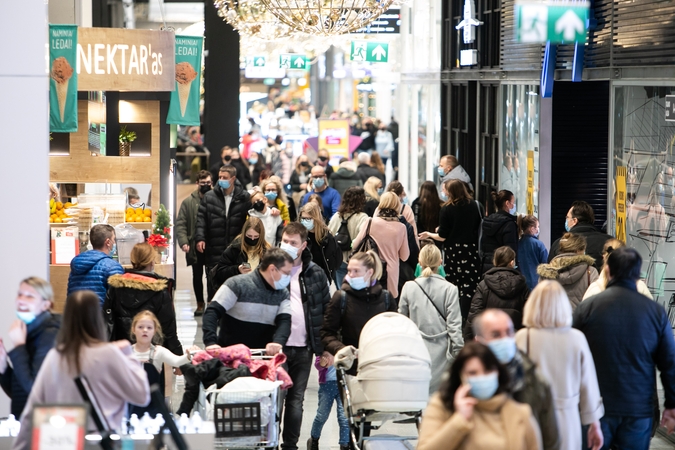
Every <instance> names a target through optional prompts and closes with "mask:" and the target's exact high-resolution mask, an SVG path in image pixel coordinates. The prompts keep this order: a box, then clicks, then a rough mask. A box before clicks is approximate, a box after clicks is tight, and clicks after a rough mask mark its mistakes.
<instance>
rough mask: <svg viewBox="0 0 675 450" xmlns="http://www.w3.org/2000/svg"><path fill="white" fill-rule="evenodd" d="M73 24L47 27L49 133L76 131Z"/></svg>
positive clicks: (75, 64) (74, 33) (74, 26)
mask: <svg viewBox="0 0 675 450" xmlns="http://www.w3.org/2000/svg"><path fill="white" fill-rule="evenodd" d="M76 67H77V25H49V131H50V132H55V133H74V132H76V131H77V71H76V70H75V69H76Z"/></svg>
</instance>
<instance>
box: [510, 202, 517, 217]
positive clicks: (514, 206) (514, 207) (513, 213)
mask: <svg viewBox="0 0 675 450" xmlns="http://www.w3.org/2000/svg"><path fill="white" fill-rule="evenodd" d="M509 214H511V215H512V216H513V215H515V214H516V205H515V204H514V205H513V208H511V209H509Z"/></svg>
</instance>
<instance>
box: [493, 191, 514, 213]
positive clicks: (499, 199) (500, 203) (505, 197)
mask: <svg viewBox="0 0 675 450" xmlns="http://www.w3.org/2000/svg"><path fill="white" fill-rule="evenodd" d="M513 197H514V196H513V192H511V191H507V190H506V189H503V190H501V191H499V192H494V191H493V192H492V201H494V202H495V206H496V207H497V210H498V211H502V210H504V205H505V204H506V202H508V201H510V200H511V199H512V198H513Z"/></svg>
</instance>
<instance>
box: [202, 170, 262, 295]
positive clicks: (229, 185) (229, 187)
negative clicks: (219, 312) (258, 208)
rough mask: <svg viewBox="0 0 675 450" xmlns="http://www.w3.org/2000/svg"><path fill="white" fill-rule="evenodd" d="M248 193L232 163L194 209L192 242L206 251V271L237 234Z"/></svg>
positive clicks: (210, 291) (247, 206) (210, 287)
mask: <svg viewBox="0 0 675 450" xmlns="http://www.w3.org/2000/svg"><path fill="white" fill-rule="evenodd" d="M249 209H251V196H250V195H249V193H248V192H247V191H246V190H245V189H244V188H243V186H242V185H241V184H240V183H239V181H238V180H237V171H236V169H235V168H234V167H232V166H223V167H221V168H220V172H218V184H217V185H216V186H215V187H214V188H213V190H212V191H209V192H207V193H206V194H205V195H204V198H203V199H202V201H201V203H200V205H199V211H198V212H197V229H196V232H195V242H196V243H197V251H198V252H202V253H205V258H204V260H205V261H204V262H205V264H206V273H209V272H210V271H211V268H212V267H213V266H215V265H216V263H217V262H218V259H219V258H220V255H221V254H222V253H223V251H224V250H225V249H226V248H227V246H228V245H230V243H231V242H232V241H233V240H234V238H235V237H237V236H238V235H239V234H240V233H241V230H242V228H243V227H244V222H246V216H247V215H248V210H249ZM207 290H208V295H209V298H208V300H209V301H211V299H212V298H213V295H214V294H215V292H214V288H213V285H212V283H211V281H210V280H209V282H208V283H207Z"/></svg>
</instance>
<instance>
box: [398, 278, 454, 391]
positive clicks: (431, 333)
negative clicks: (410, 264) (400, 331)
mask: <svg viewBox="0 0 675 450" xmlns="http://www.w3.org/2000/svg"><path fill="white" fill-rule="evenodd" d="M417 283H419V284H417ZM420 286H422V288H423V289H424V290H425V291H426V292H427V294H428V295H429V297H431V299H432V300H433V302H434V303H433V304H432V303H431V301H432V300H430V299H429V298H428V297H427V296H426V295H424V293H423V292H422V289H420ZM434 305H436V306H435V307H434ZM439 311H440V312H441V313H443V317H441V314H439ZM398 312H399V313H401V314H403V315H404V316H407V317H410V319H411V320H412V321H413V322H415V324H416V325H417V327H418V328H419V329H420V332H421V333H422V337H423V338H424V343H425V344H426V346H427V349H428V350H429V355H430V356H431V382H430V383H429V393H430V394H432V393H434V392H436V391H437V390H438V387H439V385H440V384H441V380H442V378H443V374H444V373H445V371H446V370H447V366H448V364H451V363H452V362H453V361H454V360H455V356H457V353H459V351H460V350H461V349H462V347H464V338H463V337H462V315H461V313H460V310H459V293H458V290H457V287H456V286H455V285H454V284H452V283H449V282H448V281H446V280H445V278H443V277H442V276H440V275H436V274H434V275H431V276H430V277H428V278H424V277H419V278H417V279H416V280H414V281H408V282H407V283H406V284H405V285H403V290H402V291H401V298H400V300H399V303H398Z"/></svg>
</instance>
